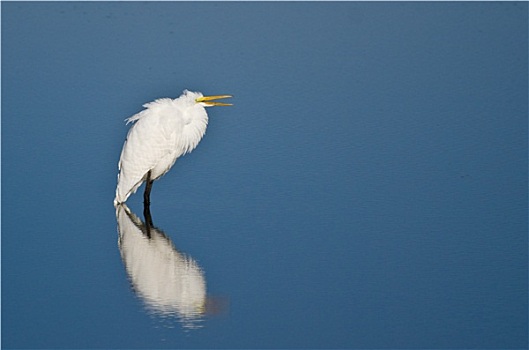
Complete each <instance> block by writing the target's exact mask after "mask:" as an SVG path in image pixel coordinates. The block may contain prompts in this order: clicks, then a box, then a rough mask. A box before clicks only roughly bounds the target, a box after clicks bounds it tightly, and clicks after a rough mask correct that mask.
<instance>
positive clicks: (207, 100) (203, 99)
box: [195, 95, 233, 107]
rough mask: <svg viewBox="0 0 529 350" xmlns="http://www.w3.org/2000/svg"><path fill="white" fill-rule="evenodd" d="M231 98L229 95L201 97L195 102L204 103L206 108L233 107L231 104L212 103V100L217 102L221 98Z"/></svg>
mask: <svg viewBox="0 0 529 350" xmlns="http://www.w3.org/2000/svg"><path fill="white" fill-rule="evenodd" d="M230 97H233V96H231V95H215V96H202V97H199V98H197V99H196V100H195V101H197V102H202V103H205V104H206V106H207V107H213V106H233V105H232V104H231V103H224V102H212V101H214V100H218V99H221V98H230Z"/></svg>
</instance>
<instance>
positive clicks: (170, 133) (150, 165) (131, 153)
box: [114, 90, 231, 205]
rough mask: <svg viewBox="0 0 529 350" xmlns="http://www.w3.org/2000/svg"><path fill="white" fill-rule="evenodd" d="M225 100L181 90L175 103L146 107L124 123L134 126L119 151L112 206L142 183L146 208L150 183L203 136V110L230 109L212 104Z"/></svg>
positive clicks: (167, 100)
mask: <svg viewBox="0 0 529 350" xmlns="http://www.w3.org/2000/svg"><path fill="white" fill-rule="evenodd" d="M229 97H231V96H230V95H217V96H203V95H202V93H200V92H192V91H188V90H184V93H183V94H182V95H181V96H180V97H178V98H176V99H170V98H162V99H157V100H155V101H154V102H150V103H147V104H145V105H143V107H145V109H144V110H143V111H141V112H139V113H138V114H136V115H134V116H132V117H130V118H128V119H126V121H127V124H128V123H134V125H133V126H132V127H131V128H130V130H129V133H128V135H127V139H126V140H125V143H124V145H123V150H122V151H121V157H120V159H119V164H118V168H119V174H118V185H117V188H116V198H115V199H114V205H118V204H120V203H124V202H125V201H126V200H127V198H128V197H129V196H130V195H131V194H132V193H135V192H136V190H137V189H138V187H140V186H141V184H142V183H143V182H144V181H145V182H146V184H145V192H144V195H143V198H144V203H145V204H146V205H149V203H150V199H149V197H150V192H151V187H152V183H153V181H154V180H157V179H159V178H160V177H161V176H163V175H164V174H165V173H167V172H168V171H169V169H171V167H172V166H173V164H174V163H175V162H176V159H177V158H178V157H180V156H182V155H184V154H186V153H189V152H191V151H192V150H194V149H195V147H197V145H198V143H199V142H200V140H201V139H202V137H203V136H204V133H205V132H206V127H207V126H208V115H207V113H206V109H205V107H212V106H231V104H230V103H223V102H214V100H218V99H221V98H229Z"/></svg>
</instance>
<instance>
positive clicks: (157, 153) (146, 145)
mask: <svg viewBox="0 0 529 350" xmlns="http://www.w3.org/2000/svg"><path fill="white" fill-rule="evenodd" d="M142 114H143V115H141V116H140V118H137V119H135V120H137V121H136V123H135V124H134V125H133V126H132V128H131V129H130V130H129V133H128V135H127V139H126V140H125V144H124V145H123V150H122V151H121V157H120V160H119V170H120V172H119V175H118V187H117V189H116V201H117V202H118V203H121V202H124V201H125V200H126V199H127V198H128V197H129V195H130V194H132V193H134V192H136V190H137V189H138V187H140V185H141V184H142V182H143V181H144V180H145V176H146V174H147V172H149V170H151V169H153V168H154V167H155V166H156V164H157V163H158V162H159V161H160V160H161V159H163V158H164V157H166V156H167V155H168V154H170V153H171V152H172V151H173V147H174V140H172V135H174V130H172V132H170V131H168V130H167V127H165V125H163V123H162V122H161V121H160V119H159V118H157V117H156V116H155V115H151V114H149V110H144V111H143V112H142Z"/></svg>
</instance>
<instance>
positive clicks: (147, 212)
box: [143, 204, 153, 239]
mask: <svg viewBox="0 0 529 350" xmlns="http://www.w3.org/2000/svg"><path fill="white" fill-rule="evenodd" d="M143 217H144V219H145V231H146V232H145V233H146V235H147V238H149V239H150V238H151V228H152V227H153V224H152V216H151V208H150V206H149V205H148V204H144V205H143Z"/></svg>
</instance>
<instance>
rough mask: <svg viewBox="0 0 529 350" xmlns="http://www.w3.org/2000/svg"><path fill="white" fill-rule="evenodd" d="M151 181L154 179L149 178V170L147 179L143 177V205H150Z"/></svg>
mask: <svg viewBox="0 0 529 350" xmlns="http://www.w3.org/2000/svg"><path fill="white" fill-rule="evenodd" d="M153 182H154V180H151V171H150V170H149V172H148V173H147V179H145V192H143V205H144V206H149V205H151V200H150V197H151V188H152V183H153Z"/></svg>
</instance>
